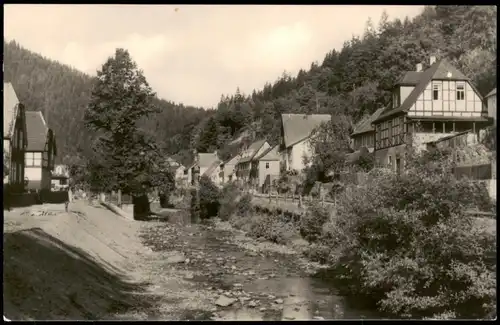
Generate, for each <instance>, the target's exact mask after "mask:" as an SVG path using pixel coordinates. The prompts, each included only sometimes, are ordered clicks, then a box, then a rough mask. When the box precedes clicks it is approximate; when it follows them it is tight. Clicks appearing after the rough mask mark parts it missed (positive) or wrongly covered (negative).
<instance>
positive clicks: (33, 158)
mask: <svg viewBox="0 0 500 325" xmlns="http://www.w3.org/2000/svg"><path fill="white" fill-rule="evenodd" d="M25 164H26V167H40V166H41V165H42V153H41V152H27V153H26V154H25Z"/></svg>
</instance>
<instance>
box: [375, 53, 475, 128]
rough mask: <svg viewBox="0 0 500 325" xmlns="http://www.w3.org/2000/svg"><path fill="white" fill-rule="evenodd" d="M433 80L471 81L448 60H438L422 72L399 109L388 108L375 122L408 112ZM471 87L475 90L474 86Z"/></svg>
mask: <svg viewBox="0 0 500 325" xmlns="http://www.w3.org/2000/svg"><path fill="white" fill-rule="evenodd" d="M432 80H456V81H470V80H469V78H467V77H466V76H465V75H464V74H463V73H462V72H460V71H458V70H457V69H456V68H455V67H454V66H452V65H451V64H450V63H449V62H448V61H447V60H445V59H441V60H437V61H436V62H435V63H434V64H432V65H431V66H430V67H429V68H428V69H427V70H425V71H423V72H422V74H421V75H420V80H419V82H418V84H417V85H416V86H415V88H414V89H413V91H412V92H411V93H410V94H409V95H408V97H407V98H406V99H405V101H404V102H403V103H402V104H401V105H400V106H399V107H396V108H388V109H387V110H385V111H384V112H382V114H381V115H380V116H379V117H378V118H377V119H376V120H375V121H379V120H383V119H385V118H386V117H388V116H391V115H394V114H397V113H400V112H407V111H408V110H409V109H410V108H411V106H412V105H413V104H414V103H415V101H416V100H417V98H418V96H420V94H421V93H422V92H423V91H424V90H425V88H426V87H427V85H428V84H429V82H431V81H432ZM471 86H472V87H473V88H474V86H473V85H472V84H471ZM474 90H475V91H476V93H477V94H478V95H479V92H477V90H476V89H475V88H474ZM479 96H480V95H479ZM375 121H374V122H375Z"/></svg>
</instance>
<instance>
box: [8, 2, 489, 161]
mask: <svg viewBox="0 0 500 325" xmlns="http://www.w3.org/2000/svg"><path fill="white" fill-rule="evenodd" d="M496 17H497V9H496V6H427V7H426V8H425V9H424V10H423V12H422V13H421V14H419V15H418V16H416V17H415V18H414V19H409V18H406V19H404V20H399V19H395V20H392V21H389V20H388V17H387V15H386V14H384V15H382V17H380V20H379V22H378V23H377V24H374V23H373V22H372V21H371V20H368V21H367V23H366V28H365V32H364V34H363V35H360V36H357V37H353V38H352V39H351V40H347V41H346V42H345V43H344V45H343V47H342V48H341V49H339V50H335V49H333V50H332V51H331V52H329V53H327V54H326V56H325V58H324V59H323V61H322V62H321V63H319V62H314V63H312V64H311V67H310V69H309V70H308V71H304V70H300V71H299V72H298V74H297V75H296V76H291V75H289V74H287V73H283V75H282V76H280V77H279V78H278V79H277V80H276V81H275V82H273V83H267V84H265V85H264V87H263V88H262V89H261V90H254V91H253V92H252V94H243V93H242V92H241V91H240V90H239V89H237V88H236V92H235V94H232V95H223V96H222V97H221V100H220V102H219V104H218V106H217V109H216V110H215V111H205V110H203V109H201V108H195V107H190V106H183V105H182V104H179V105H177V104H174V103H171V102H168V101H165V100H161V99H157V102H156V104H157V105H158V106H159V107H160V108H161V112H160V113H159V116H155V117H154V118H150V119H149V120H147V121H144V122H143V124H144V126H143V127H144V129H145V130H148V131H149V132H151V134H153V135H154V137H155V138H156V139H157V141H158V143H159V144H160V145H161V146H162V147H163V148H165V150H166V151H167V152H169V153H170V154H179V157H180V160H181V161H183V162H187V161H188V160H189V159H190V158H189V152H190V149H191V148H196V149H197V150H199V151H202V152H207V151H212V150H216V149H217V150H218V151H219V153H220V156H221V158H222V159H228V158H229V157H230V156H231V155H232V154H234V153H235V152H236V151H238V150H239V148H240V147H241V146H242V145H243V144H245V143H248V142H249V141H252V140H254V139H255V138H260V137H266V138H267V139H268V141H269V142H270V143H271V144H273V143H276V142H277V141H278V138H279V134H280V125H279V123H280V114H281V113H285V112H288V113H328V114H332V115H333V116H339V115H342V116H345V117H347V118H348V119H349V121H350V123H351V124H354V123H355V122H357V121H358V120H360V119H361V118H363V117H364V116H366V115H368V114H371V113H373V112H374V111H375V110H376V109H377V108H379V107H383V106H385V105H387V104H388V102H389V100H390V91H391V88H392V86H393V84H394V82H395V81H396V80H397V79H398V78H399V77H400V76H401V75H402V74H403V73H404V72H405V71H407V70H414V69H415V65H416V64H417V63H420V62H422V63H424V65H425V63H428V61H429V56H431V55H434V56H436V57H438V58H442V57H446V58H447V59H448V60H449V61H450V62H451V63H452V64H454V65H455V66H456V67H457V68H459V69H460V70H461V71H463V72H464V73H465V74H466V75H467V76H468V77H470V78H471V79H472V81H473V83H474V84H475V85H476V87H477V88H478V90H479V91H480V92H481V94H483V95H485V94H486V93H487V92H489V91H490V90H491V89H492V88H493V87H495V86H496V46H497V37H496V30H497V21H496V19H497V18H496ZM4 70H5V71H4V80H5V81H10V82H12V83H13V85H14V88H15V89H16V91H17V93H18V96H19V97H20V100H22V101H23V102H24V103H25V104H26V106H27V108H28V109H33V110H42V111H44V112H45V116H47V118H48V120H49V123H50V125H51V126H52V127H53V128H54V130H55V132H56V134H57V136H58V143H59V150H60V152H61V153H62V154H60V155H59V156H60V157H64V156H66V155H73V154H75V153H76V152H77V151H78V150H83V151H84V150H85V149H86V143H87V142H88V139H89V137H90V135H88V134H86V131H85V129H84V127H83V122H82V121H83V114H84V110H85V107H86V105H87V103H88V100H89V94H90V89H91V85H92V79H91V77H90V76H87V75H85V74H82V73H80V72H78V71H76V70H74V69H71V68H69V67H67V66H65V65H61V64H59V63H58V62H55V61H51V60H49V59H46V58H44V57H42V56H40V55H38V54H35V53H33V52H30V51H28V50H26V49H23V48H22V47H21V46H20V45H19V44H17V43H15V42H10V43H6V42H5V41H4ZM236 138H238V139H241V140H242V141H236V142H235V141H232V140H234V139H236Z"/></svg>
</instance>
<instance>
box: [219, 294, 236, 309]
mask: <svg viewBox="0 0 500 325" xmlns="http://www.w3.org/2000/svg"><path fill="white" fill-rule="evenodd" d="M235 302H236V299H233V298H228V297H226V296H220V297H219V298H218V299H217V301H216V302H215V304H216V305H217V306H220V307H228V306H231V305H232V304H234V303H235Z"/></svg>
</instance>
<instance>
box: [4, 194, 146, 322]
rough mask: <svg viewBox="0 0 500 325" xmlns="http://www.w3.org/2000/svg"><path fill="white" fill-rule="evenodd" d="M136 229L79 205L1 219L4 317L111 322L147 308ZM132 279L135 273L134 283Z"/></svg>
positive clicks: (132, 224) (142, 252) (38, 208)
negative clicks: (124, 314) (120, 315)
mask: <svg viewBox="0 0 500 325" xmlns="http://www.w3.org/2000/svg"><path fill="white" fill-rule="evenodd" d="M138 229H139V225H138V224H137V223H136V222H133V221H129V220H127V219H124V218H123V217H120V216H117V215H115V214H113V213H112V212H110V211H108V210H107V209H105V208H99V207H92V206H89V205H87V204H85V203H83V202H76V203H74V204H72V207H71V211H70V212H69V213H66V212H64V206H63V205H43V206H34V207H31V208H25V209H15V210H13V211H6V212H5V214H4V265H3V269H4V279H3V280H4V315H5V316H6V317H7V318H9V319H12V320H49V319H50V320H62V319H68V320H83V319H86V320H97V319H112V318H114V315H115V314H117V313H120V312H123V311H125V310H130V309H136V308H137V309H142V308H148V307H149V302H147V301H145V300H144V299H145V297H146V295H140V297H143V298H142V299H138V297H139V296H138V295H137V294H138V293H140V292H141V291H142V288H143V287H144V286H143V283H140V281H139V278H141V277H140V273H139V272H137V270H138V269H140V260H141V257H142V256H144V255H145V254H148V253H150V252H149V251H148V250H147V249H146V248H145V247H143V245H142V244H141V243H140V241H139V239H138V236H137V231H138ZM130 274H135V275H136V276H135V278H132V277H131V276H130Z"/></svg>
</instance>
